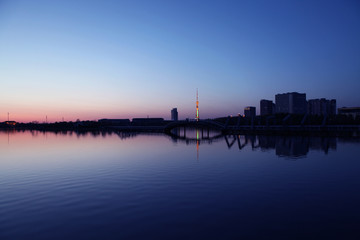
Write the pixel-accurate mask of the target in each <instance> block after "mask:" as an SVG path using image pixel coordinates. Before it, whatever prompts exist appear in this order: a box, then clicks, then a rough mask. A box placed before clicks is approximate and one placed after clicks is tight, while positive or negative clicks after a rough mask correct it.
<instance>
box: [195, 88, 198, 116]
mask: <svg viewBox="0 0 360 240" xmlns="http://www.w3.org/2000/svg"><path fill="white" fill-rule="evenodd" d="M195 119H196V121H199V95H198V89H196V117H195Z"/></svg>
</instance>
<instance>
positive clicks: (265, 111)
mask: <svg viewBox="0 0 360 240" xmlns="http://www.w3.org/2000/svg"><path fill="white" fill-rule="evenodd" d="M274 113H275V104H274V103H273V101H271V100H265V99H262V100H260V115H261V116H266V115H273V114H274Z"/></svg>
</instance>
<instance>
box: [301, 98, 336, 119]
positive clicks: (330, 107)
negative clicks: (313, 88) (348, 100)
mask: <svg viewBox="0 0 360 240" xmlns="http://www.w3.org/2000/svg"><path fill="white" fill-rule="evenodd" d="M307 112H308V114H310V115H336V100H335V99H331V100H328V99H325V98H320V99H310V100H309V101H308V111H307Z"/></svg>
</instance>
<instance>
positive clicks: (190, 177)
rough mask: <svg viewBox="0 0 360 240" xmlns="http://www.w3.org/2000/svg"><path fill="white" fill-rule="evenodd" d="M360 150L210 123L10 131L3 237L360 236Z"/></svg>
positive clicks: (1, 136)
mask: <svg viewBox="0 0 360 240" xmlns="http://www.w3.org/2000/svg"><path fill="white" fill-rule="evenodd" d="M359 146H360V142H359V140H358V139H353V138H326V137H305V136H253V135H226V136H223V135H221V134H219V133H216V132H211V131H209V133H208V132H207V130H206V129H205V130H201V129H192V130H189V131H186V132H185V135H184V131H183V129H182V130H180V132H175V133H173V134H170V135H164V134H156V133H148V134H138V133H122V132H38V131H24V132H20V131H12V132H0V153H1V158H0V196H1V197H0V239H1V240H3V239H309V238H310V239H360V238H359V237H360V236H359V231H358V228H359V226H360V207H359V202H360V192H359V191H358V188H359V185H360V174H359V172H360V161H359V159H358V156H359V155H360V148H359ZM284 157H285V158H284ZM298 157H301V158H302V159H301V161H283V160H282V159H287V158H291V159H296V158H298ZM196 159H200V160H201V161H200V160H199V161H197V160H196ZM279 159H281V161H279Z"/></svg>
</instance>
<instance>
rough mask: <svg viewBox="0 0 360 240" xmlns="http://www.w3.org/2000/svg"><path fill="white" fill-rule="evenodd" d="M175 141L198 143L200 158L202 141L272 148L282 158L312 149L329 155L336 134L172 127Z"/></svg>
mask: <svg viewBox="0 0 360 240" xmlns="http://www.w3.org/2000/svg"><path fill="white" fill-rule="evenodd" d="M167 135H168V136H170V137H171V139H172V140H173V141H174V142H183V143H185V144H194V145H195V144H196V149H197V158H199V146H200V144H212V143H213V142H225V143H226V146H227V148H228V149H233V148H234V147H235V146H236V148H238V149H239V150H243V149H244V148H245V147H248V148H251V150H253V151H256V150H260V151H269V150H273V149H275V154H276V155H277V156H279V157H287V158H301V157H305V156H306V155H307V154H308V153H309V151H313V150H317V151H322V152H324V153H325V154H328V152H329V151H330V150H336V148H337V138H336V137H312V136H268V135H223V134H222V133H221V131H214V130H211V129H208V128H186V127H180V128H176V129H172V130H171V131H170V132H168V133H167Z"/></svg>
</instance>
